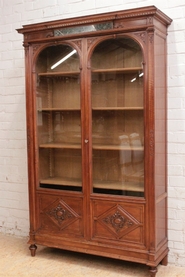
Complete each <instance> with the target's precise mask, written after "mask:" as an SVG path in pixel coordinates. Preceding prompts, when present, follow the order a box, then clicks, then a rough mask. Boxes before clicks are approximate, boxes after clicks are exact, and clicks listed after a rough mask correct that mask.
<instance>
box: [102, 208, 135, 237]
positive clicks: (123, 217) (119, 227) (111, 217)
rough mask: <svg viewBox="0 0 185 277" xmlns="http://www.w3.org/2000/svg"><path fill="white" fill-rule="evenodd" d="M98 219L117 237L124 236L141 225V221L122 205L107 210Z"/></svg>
mask: <svg viewBox="0 0 185 277" xmlns="http://www.w3.org/2000/svg"><path fill="white" fill-rule="evenodd" d="M97 221H98V222H99V223H100V224H101V225H103V226H104V227H105V228H106V229H107V230H108V231H109V232H111V233H112V234H114V235H115V236H116V237H117V238H121V237H123V236H124V235H126V234H127V233H129V232H130V231H132V230H134V229H135V228H137V227H138V226H140V223H139V222H138V221H137V220H136V219H135V218H134V217H133V216H132V215H130V214H129V213H128V212H127V211H125V210H124V209H123V208H122V207H121V206H120V205H116V206H114V207H113V208H111V209H110V210H108V211H107V212H105V213H104V214H103V215H101V216H100V217H98V218H97Z"/></svg>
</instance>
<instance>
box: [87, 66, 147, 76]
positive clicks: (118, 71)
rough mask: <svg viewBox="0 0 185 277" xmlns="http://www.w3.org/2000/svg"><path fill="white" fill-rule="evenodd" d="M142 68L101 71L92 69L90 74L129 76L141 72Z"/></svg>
mask: <svg viewBox="0 0 185 277" xmlns="http://www.w3.org/2000/svg"><path fill="white" fill-rule="evenodd" d="M142 70H143V68H142V67H129V68H108V69H105V68H102V69H92V71H91V72H92V73H117V74H120V73H124V74H130V73H137V72H138V71H142Z"/></svg>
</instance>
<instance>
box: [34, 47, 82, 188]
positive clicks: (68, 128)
mask: <svg viewBox="0 0 185 277" xmlns="http://www.w3.org/2000/svg"><path fill="white" fill-rule="evenodd" d="M36 73H37V87H36V102H37V103H36V104H37V134H38V136H37V137H38V141H37V144H38V153H37V154H38V165H39V166H38V180H39V186H40V187H41V188H50V189H62V190H71V191H81V190H82V169H81V164H82V154H81V109H80V72H79V57H78V55H77V52H76V50H75V49H73V48H72V47H70V46H68V45H57V46H50V47H47V48H46V49H44V50H43V51H42V52H41V53H40V54H39V57H38V59H37V63H36Z"/></svg>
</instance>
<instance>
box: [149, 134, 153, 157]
mask: <svg viewBox="0 0 185 277" xmlns="http://www.w3.org/2000/svg"><path fill="white" fill-rule="evenodd" d="M149 136H150V138H149V149H150V150H149V153H150V156H154V130H150V135H149Z"/></svg>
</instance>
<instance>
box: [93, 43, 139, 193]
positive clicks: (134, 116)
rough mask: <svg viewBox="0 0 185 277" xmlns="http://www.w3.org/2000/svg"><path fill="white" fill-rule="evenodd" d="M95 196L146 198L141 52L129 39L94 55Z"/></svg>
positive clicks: (101, 46)
mask: <svg viewBox="0 0 185 277" xmlns="http://www.w3.org/2000/svg"><path fill="white" fill-rule="evenodd" d="M91 64H92V78H91V80H92V87H91V94H92V152H93V153H92V154H93V180H92V183H93V192H95V193H105V194H119V195H127V196H144V139H143V137H144V109H143V75H144V74H143V68H142V52H141V49H140V47H139V45H138V44H137V43H136V42H134V41H133V40H132V39H129V38H120V39H111V40H106V41H104V42H102V43H101V44H99V45H98V46H97V47H96V48H95V50H94V52H93V55H92V59H91Z"/></svg>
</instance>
